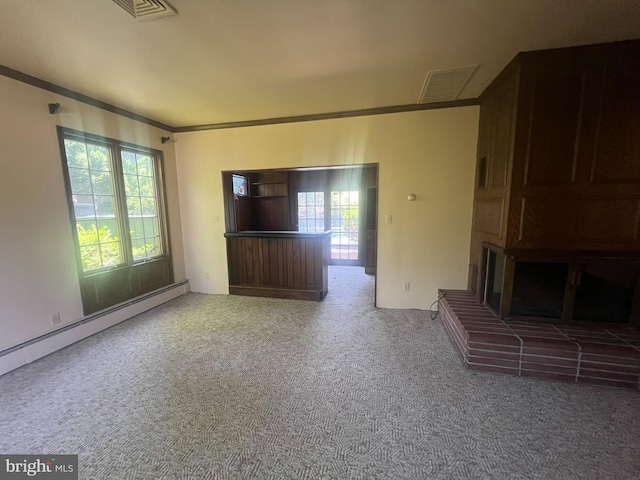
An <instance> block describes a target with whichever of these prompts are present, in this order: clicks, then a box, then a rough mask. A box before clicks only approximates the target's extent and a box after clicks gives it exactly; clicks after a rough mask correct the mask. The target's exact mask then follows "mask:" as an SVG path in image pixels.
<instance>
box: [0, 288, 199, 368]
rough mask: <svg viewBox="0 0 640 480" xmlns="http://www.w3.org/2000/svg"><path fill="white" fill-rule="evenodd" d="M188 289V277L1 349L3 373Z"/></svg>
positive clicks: (0, 366) (177, 295) (0, 363)
mask: <svg viewBox="0 0 640 480" xmlns="http://www.w3.org/2000/svg"><path fill="white" fill-rule="evenodd" d="M188 292H189V281H188V280H184V281H182V282H178V283H173V284H171V285H169V286H167V287H164V288H160V289H158V290H155V291H153V292H150V293H148V294H146V295H142V296H140V297H136V298H134V299H132V300H129V301H127V302H123V303H120V304H118V305H115V306H113V307H111V308H108V309H106V310H101V311H100V312H97V313H95V314H93V315H89V316H87V317H83V318H82V319H80V320H78V321H76V322H73V323H70V324H67V325H65V326H64V327H61V328H59V329H57V330H54V331H52V332H48V333H46V334H44V335H40V336H38V337H36V338H33V339H31V340H28V341H26V342H23V343H21V344H19V345H15V346H13V347H10V348H7V349H5V350H2V351H0V375H4V374H5V373H7V372H10V371H11V370H14V369H16V368H18V367H21V366H22V365H26V364H27V363H31V362H33V361H34V360H37V359H39V358H42V357H44V356H45V355H49V354H50V353H53V352H55V351H57V350H60V349H61V348H64V347H67V346H69V345H71V344H73V343H75V342H77V341H79V340H82V339H84V338H87V337H89V336H91V335H94V334H96V333H98V332H100V331H102V330H104V329H106V328H109V327H112V326H113V325H116V324H118V323H120V322H123V321H125V320H128V319H129V318H131V317H134V316H136V315H139V314H140V313H142V312H145V311H147V310H150V309H152V308H154V307H157V306H158V305H161V304H163V303H165V302H168V301H169V300H173V299H174V298H177V297H179V296H181V295H184V294H186V293H188Z"/></svg>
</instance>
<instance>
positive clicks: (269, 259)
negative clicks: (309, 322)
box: [225, 232, 330, 300]
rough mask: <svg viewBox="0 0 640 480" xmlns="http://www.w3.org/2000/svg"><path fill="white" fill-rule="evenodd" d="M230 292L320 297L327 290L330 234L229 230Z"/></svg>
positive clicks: (308, 297) (319, 298)
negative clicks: (235, 232) (239, 231)
mask: <svg viewBox="0 0 640 480" xmlns="http://www.w3.org/2000/svg"><path fill="white" fill-rule="evenodd" d="M225 237H226V238H227V255H228V264H229V292H230V293H233V294H238V295H258V296H275V297H278V298H294V299H304V300H321V299H322V298H324V296H325V295H326V293H327V285H328V267H327V264H328V257H329V247H330V244H329V242H330V235H329V234H298V233H295V232H289V233H282V234H275V233H272V234H268V233H267V232H255V233H249V232H247V233H245V234H241V233H238V234H226V235H225Z"/></svg>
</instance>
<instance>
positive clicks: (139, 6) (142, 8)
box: [113, 0, 178, 21]
mask: <svg viewBox="0 0 640 480" xmlns="http://www.w3.org/2000/svg"><path fill="white" fill-rule="evenodd" d="M113 1H114V3H116V4H117V5H119V6H120V7H122V9H123V10H125V11H126V12H127V13H128V14H129V15H131V16H132V17H133V18H135V19H136V20H140V21H144V20H155V19H156V18H162V17H168V16H170V15H176V14H177V13H178V12H176V9H175V8H173V7H172V6H171V5H169V2H166V1H165V0H113Z"/></svg>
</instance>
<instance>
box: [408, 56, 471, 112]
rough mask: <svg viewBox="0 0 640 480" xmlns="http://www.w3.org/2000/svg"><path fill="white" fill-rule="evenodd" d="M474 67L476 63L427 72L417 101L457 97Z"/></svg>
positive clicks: (447, 100) (427, 101)
mask: <svg viewBox="0 0 640 480" xmlns="http://www.w3.org/2000/svg"><path fill="white" fill-rule="evenodd" d="M476 68H478V65H471V66H469V67H458V68H447V69H446V70H432V71H430V72H428V73H427V78H426V79H425V81H424V86H423V87H422V92H420V97H419V98H418V103H434V102H449V101H451V100H455V99H457V98H458V95H460V93H461V92H462V89H463V88H464V86H465V85H466V84H467V82H468V81H469V79H470V78H471V75H473V72H475V71H476Z"/></svg>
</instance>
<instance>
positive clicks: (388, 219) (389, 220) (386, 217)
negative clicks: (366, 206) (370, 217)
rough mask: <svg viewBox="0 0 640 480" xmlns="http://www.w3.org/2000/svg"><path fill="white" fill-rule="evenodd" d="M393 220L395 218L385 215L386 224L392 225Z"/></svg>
mask: <svg viewBox="0 0 640 480" xmlns="http://www.w3.org/2000/svg"><path fill="white" fill-rule="evenodd" d="M392 220H393V218H392V217H391V215H385V216H384V223H391V222H392Z"/></svg>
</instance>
